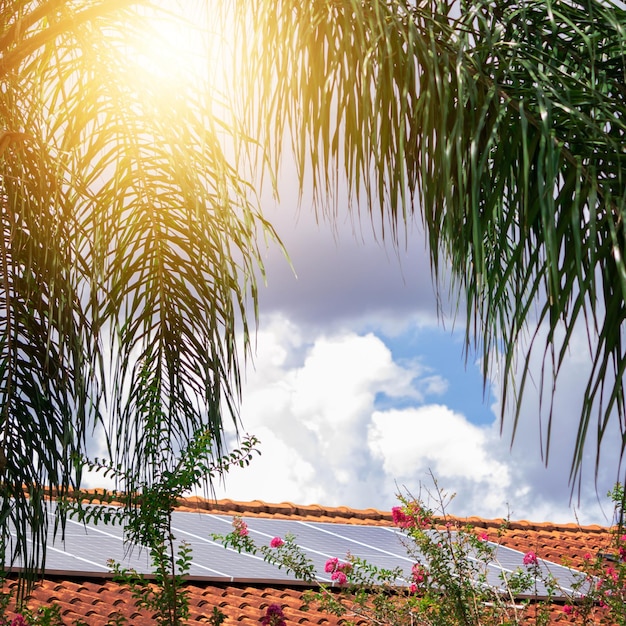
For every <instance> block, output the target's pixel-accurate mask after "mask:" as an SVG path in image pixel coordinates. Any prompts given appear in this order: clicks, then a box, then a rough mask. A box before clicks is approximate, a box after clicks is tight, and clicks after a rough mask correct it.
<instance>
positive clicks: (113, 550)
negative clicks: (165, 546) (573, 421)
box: [14, 511, 580, 597]
mask: <svg viewBox="0 0 626 626" xmlns="http://www.w3.org/2000/svg"><path fill="white" fill-rule="evenodd" d="M53 514H54V513H53V512H51V513H50V515H51V516H52V515H53ZM232 519H233V518H232V517H231V516H227V515H215V514H207V513H200V512H197V513H194V512H180V511H175V512H174V513H173V515H172V532H173V534H174V536H175V537H176V541H177V545H179V544H180V542H183V541H184V542H187V543H188V544H189V545H190V547H191V550H192V562H191V568H190V571H189V576H190V577H192V578H196V579H202V580H209V581H222V582H226V581H228V582H257V583H266V584H267V583H269V584H281V583H282V584H284V583H293V582H296V579H295V577H294V576H293V575H291V574H287V573H286V572H285V571H284V570H281V569H278V568H277V567H276V566H274V565H271V564H270V563H267V562H265V561H264V560H263V558H262V556H259V555H251V554H247V553H241V554H239V553H238V552H237V551H236V550H233V549H230V548H228V549H227V548H224V546H223V545H222V544H221V543H219V542H216V541H214V540H213V539H212V536H213V534H222V535H225V534H227V533H229V532H230V531H231V530H232ZM244 519H245V521H246V523H247V525H248V530H249V534H250V537H251V538H252V539H253V540H254V541H255V542H256V543H257V545H268V544H269V542H270V540H271V539H272V538H273V537H276V536H279V537H283V538H284V537H285V536H286V535H287V534H291V535H293V536H294V537H295V542H296V544H297V545H298V546H299V547H300V548H301V549H302V550H303V551H304V553H305V554H306V556H307V557H308V558H309V559H311V560H312V561H313V563H314V565H315V569H316V571H317V577H318V580H319V581H320V582H326V583H332V581H331V580H330V577H329V574H327V573H326V572H324V565H325V563H326V561H327V560H328V559H330V558H333V557H338V558H339V559H344V558H345V557H346V555H347V554H348V553H349V554H351V555H353V556H355V557H359V558H361V559H365V560H366V561H367V562H368V563H370V564H372V565H375V566H377V567H379V568H385V569H394V568H398V567H399V568H401V569H402V571H403V572H404V575H405V576H406V577H407V578H410V572H411V567H412V566H413V564H414V563H415V555H414V556H413V558H412V557H411V556H409V555H408V554H407V550H406V547H405V545H404V544H403V542H402V538H403V537H404V535H402V533H400V532H399V531H398V530H397V529H395V528H390V527H385V526H372V525H357V524H334V523H323V522H307V521H302V520H283V519H273V518H258V517H251V518H246V517H245V516H244ZM490 545H491V546H492V547H493V548H494V550H495V556H494V559H493V561H492V562H491V563H490V564H489V566H488V569H487V582H488V584H489V585H490V586H493V587H495V588H499V587H501V585H502V580H501V576H502V575H503V574H504V575H508V574H511V573H512V572H514V571H515V570H517V569H518V568H519V567H520V566H521V565H522V563H523V556H524V555H523V554H522V553H521V552H519V551H517V550H513V549H511V548H507V547H504V546H498V545H497V544H490ZM109 559H113V560H115V561H117V562H118V563H120V564H121V565H122V566H123V567H125V568H129V569H130V568H132V569H134V570H136V571H137V572H138V573H143V574H150V573H151V564H150V559H149V554H148V551H147V550H146V549H141V548H139V547H138V546H128V545H125V544H124V537H123V530H122V528H121V527H120V526H109V525H104V524H98V525H94V524H93V523H89V524H83V523H82V522H77V521H75V520H72V519H69V520H68V521H67V525H66V529H65V536H64V540H61V538H60V537H59V536H57V538H56V540H54V539H53V536H52V530H50V531H49V537H48V551H47V561H46V571H47V572H48V573H49V574H63V575H68V574H69V575H71V574H82V575H89V576H106V575H108V574H109V573H110V571H111V570H110V566H109V565H108V563H107V562H108V560H109ZM538 564H539V567H540V568H541V570H542V572H543V573H544V574H548V573H549V574H551V575H552V576H553V577H554V578H555V579H556V580H557V582H558V584H559V586H560V587H561V588H562V589H564V590H565V591H569V592H571V589H572V584H573V583H574V581H575V580H576V577H577V576H580V574H577V572H575V571H574V570H572V569H569V568H567V567H564V566H562V565H558V564H556V563H551V562H548V561H543V560H541V559H540V560H539V563H538ZM20 566H21V564H20V563H16V564H15V565H14V568H15V569H18V568H19V567H20ZM399 582H400V581H399ZM533 591H534V592H535V591H536V593H533V595H537V596H539V597H542V596H546V595H547V589H545V587H544V586H543V583H542V582H541V581H537V588H536V590H533Z"/></svg>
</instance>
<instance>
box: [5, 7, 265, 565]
mask: <svg viewBox="0 0 626 626" xmlns="http://www.w3.org/2000/svg"><path fill="white" fill-rule="evenodd" d="M166 4H168V3H162V2H153V1H152V0H139V1H135V0H133V1H130V0H114V1H110V0H85V1H84V2H75V1H74V0H54V1H52V2H31V1H30V0H10V1H2V2H0V59H1V60H0V205H1V219H0V232H1V233H2V236H1V242H2V244H1V245H0V308H1V310H2V312H1V314H0V316H1V318H2V323H1V324H0V533H1V534H2V537H3V538H4V537H7V538H8V537H9V535H8V534H7V533H8V527H9V523H10V524H11V525H12V526H13V527H14V528H15V530H16V538H15V539H13V540H11V541H10V542H8V543H7V554H6V563H7V565H9V564H10V563H12V562H13V561H14V559H17V558H19V559H21V560H22V563H23V565H24V566H25V568H26V570H27V574H32V573H33V570H34V569H35V568H37V567H41V566H43V565H44V554H45V553H44V551H43V546H44V544H45V538H46V535H47V527H48V513H49V511H48V506H47V500H46V497H45V491H44V488H43V487H44V486H46V487H49V488H50V489H52V490H53V491H54V492H55V493H57V494H60V495H61V496H62V497H63V496H66V495H68V494H69V493H71V491H72V490H73V488H74V487H76V486H79V485H80V478H81V472H82V469H83V468H82V466H81V465H80V463H78V462H77V460H79V459H82V458H83V456H84V455H85V454H86V442H87V439H88V438H91V437H92V436H93V435H94V433H95V434H96V435H99V436H101V437H102V438H103V439H104V440H105V441H106V444H107V450H108V454H109V455H110V460H111V462H112V464H113V465H114V466H115V467H116V468H119V469H120V471H121V472H122V473H124V474H127V475H128V474H130V473H132V474H134V475H136V478H137V480H138V481H139V482H141V481H142V480H144V479H145V480H150V478H151V477H152V474H153V459H154V458H156V459H159V458H161V453H162V452H163V448H167V447H170V453H171V458H173V457H174V456H175V455H176V452H177V450H178V449H179V448H181V447H182V448H184V447H185V446H186V445H187V444H188V443H189V442H190V441H192V440H193V437H194V436H195V433H196V432H198V431H199V430H203V429H208V430H209V431H210V432H211V436H212V437H213V438H214V443H215V445H216V450H217V451H220V450H221V443H222V437H221V435H222V427H223V424H224V421H225V420H226V421H228V420H231V419H232V420H234V422H235V424H237V425H238V402H239V394H240V353H241V347H242V345H243V350H244V353H247V351H248V342H249V335H250V328H249V322H248V316H247V312H246V309H247V307H248V306H250V307H251V309H252V310H254V311H255V313H256V299H257V290H256V278H257V276H259V275H261V274H262V272H263V268H262V263H261V258H260V254H259V250H258V248H257V244H256V241H257V236H258V235H259V234H261V233H262V234H265V235H267V236H268V237H269V238H272V237H273V236H274V234H273V229H272V227H271V226H270V225H269V224H268V223H267V222H266V221H265V220H264V219H263V218H262V216H261V215H260V214H259V212H258V210H257V208H256V206H254V205H253V204H252V202H251V200H250V198H251V197H252V195H253V193H251V189H250V187H249V183H248V181H247V180H245V179H243V178H242V176H241V175H240V170H239V169H238V167H237V166H236V163H235V157H234V152H236V151H234V150H233V145H234V144H236V145H237V150H239V149H241V150H243V149H245V145H246V143H247V142H248V139H246V138H245V137H244V136H242V135H241V134H240V132H239V127H238V124H237V123H236V122H235V121H234V119H233V114H232V112H231V111H230V109H229V107H228V103H227V101H226V96H225V95H224V94H221V93H220V92H219V90H218V89H216V86H215V85H214V84H211V83H210V81H209V80H208V76H207V73H204V74H203V76H202V77H195V78H193V79H192V77H190V76H188V75H187V74H186V70H187V68H186V67H185V63H182V64H177V71H176V74H175V76H163V75H162V73H160V72H162V68H160V67H159V66H158V64H156V63H153V64H150V63H144V62H145V61H146V46H149V45H150V43H151V41H152V42H154V41H155V40H156V41H159V39H160V38H161V37H162V30H160V29H162V28H163V23H162V22H163V21H164V20H169V21H168V27H171V28H177V27H181V28H190V27H191V28H193V29H195V28H196V27H197V24H196V23H195V22H194V24H193V25H192V26H190V21H191V18H189V19H188V18H183V17H180V16H178V17H176V15H175V14H174V13H172V12H171V11H170V10H169V9H170V7H169V6H168V7H166V6H165V5H166ZM199 6H200V5H196V7H195V10H196V11H198V10H199ZM200 10H201V9H200ZM205 13H206V15H207V16H208V17H210V18H211V19H214V20H215V19H217V18H218V13H217V12H215V11H212V10H211V9H210V8H209V7H208V5H207V7H206V9H205ZM177 20H178V21H177ZM207 28H211V29H214V30H215V32H222V29H220V27H219V25H215V23H213V25H212V26H207ZM207 55H208V52H207ZM206 63H207V66H208V65H209V63H210V59H209V58H208V56H207V61H206ZM237 329H240V331H241V333H240V334H241V336H242V337H243V344H238V343H237V342H236V341H235V338H236V335H237V334H238V331H237ZM107 461H108V460H107ZM155 471H156V472H158V471H159V470H158V468H157V469H156V470H155ZM55 528H59V529H60V530H61V531H62V529H63V520H62V519H58V520H57V521H56V522H55ZM31 540H32V542H31Z"/></svg>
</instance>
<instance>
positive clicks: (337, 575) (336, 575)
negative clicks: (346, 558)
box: [330, 570, 348, 585]
mask: <svg viewBox="0 0 626 626" xmlns="http://www.w3.org/2000/svg"><path fill="white" fill-rule="evenodd" d="M330 578H331V579H332V580H334V581H336V582H337V583H339V584H340V585H345V584H346V582H347V581H348V577H347V576H346V575H345V574H344V573H343V572H342V571H341V570H337V571H336V572H333V575H332V576H331V577H330Z"/></svg>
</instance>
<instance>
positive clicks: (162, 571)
mask: <svg viewBox="0 0 626 626" xmlns="http://www.w3.org/2000/svg"><path fill="white" fill-rule="evenodd" d="M172 550H173V546H172V545H171V544H170V543H167V544H166V543H165V542H162V543H155V544H154V545H152V546H151V547H150V559H151V562H152V570H153V575H152V576H151V577H150V579H148V578H146V576H144V575H143V574H138V573H137V572H136V571H134V570H132V569H130V570H129V569H126V568H123V567H121V566H120V564H119V563H115V562H114V561H109V566H110V567H111V569H112V571H113V580H115V581H116V582H119V583H122V584H125V585H127V586H128V587H129V589H130V591H131V594H132V596H133V598H134V599H135V601H136V603H137V606H138V607H139V608H143V609H147V610H149V611H152V612H153V614H154V615H155V619H156V623H157V624H159V626H179V625H180V624H183V623H184V622H185V620H186V619H187V618H188V617H189V599H188V597H187V596H188V594H187V591H186V590H185V589H184V588H183V583H184V581H185V575H186V574H187V573H188V572H189V567H190V565H191V548H190V547H189V545H188V544H186V543H184V542H183V543H181V544H180V546H179V547H178V552H177V553H176V555H174V554H173V553H172ZM174 556H175V557H176V558H175V560H174V559H173V557H174Z"/></svg>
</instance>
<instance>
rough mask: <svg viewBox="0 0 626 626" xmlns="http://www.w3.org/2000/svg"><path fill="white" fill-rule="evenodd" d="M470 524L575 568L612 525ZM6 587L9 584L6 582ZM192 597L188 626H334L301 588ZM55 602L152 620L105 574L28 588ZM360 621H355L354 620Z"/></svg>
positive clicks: (75, 612)
mask: <svg viewBox="0 0 626 626" xmlns="http://www.w3.org/2000/svg"><path fill="white" fill-rule="evenodd" d="M179 510H183V511H202V512H207V513H220V514H228V515H242V514H245V515H246V516H260V517H275V518H279V519H284V518H291V519H294V518H297V519H301V520H306V521H317V522H321V521H324V522H337V523H348V524H350V523H358V524H373V525H385V526H390V525H392V518H391V513H390V512H386V511H378V510H376V509H366V510H355V509H349V508H346V507H337V508H329V507H321V506H319V505H295V504H291V503H286V502H285V503H281V504H268V503H266V502H262V501H259V500H257V501H254V502H246V503H244V502H236V501H233V500H220V501H217V502H216V501H212V500H206V499H204V498H200V497H197V496H194V497H190V498H187V499H185V500H183V501H181V502H180V507H179ZM458 521H459V522H460V523H469V524H471V525H472V526H474V527H475V530H476V532H482V531H484V532H486V533H487V534H488V536H489V537H490V539H492V540H499V541H501V542H502V544H503V545H505V546H507V547H510V548H514V549H516V550H519V551H521V552H527V551H529V550H533V551H534V552H536V554H537V555H538V556H539V557H540V558H543V559H546V560H551V561H554V562H556V563H563V561H564V560H565V562H566V564H568V565H571V566H573V567H580V566H581V564H582V563H583V561H584V557H585V555H586V554H592V555H595V554H596V553H597V552H598V551H599V550H604V549H606V548H607V546H608V544H609V541H610V530H609V529H608V528H603V527H601V526H577V525H576V524H552V523H549V522H543V523H533V522H530V521H526V520H521V521H512V522H508V523H505V521H504V520H501V519H499V520H498V519H496V520H485V519H481V518H477V517H469V518H463V519H460V518H459V519H458ZM6 584H7V586H9V587H11V586H12V585H13V584H14V583H13V582H11V581H9V582H7V583H6ZM187 588H188V590H189V602H190V614H191V615H190V622H189V623H190V624H203V623H208V622H209V621H210V617H211V614H212V612H213V608H214V607H218V608H219V609H220V610H222V611H223V612H224V613H225V614H226V616H227V619H226V621H225V624H224V626H234V625H237V626H253V625H254V626H259V620H260V618H261V617H262V616H263V614H264V612H265V610H266V608H267V607H268V606H269V605H270V604H278V605H280V606H281V607H282V608H283V610H284V612H285V614H286V616H287V622H288V623H296V624H302V625H303V626H337V625H338V623H339V621H338V619H337V618H335V617H333V616H329V615H326V614H323V613H319V612H316V611H314V610H311V611H304V610H303V608H302V607H303V600H302V594H303V591H304V588H303V587H301V586H285V585H283V586H278V585H276V586H272V585H244V584H240V585H237V584H226V583H222V584H215V583H209V582H197V581H194V582H192V583H189V584H188V585H187ZM51 601H54V602H56V603H57V604H58V605H59V606H60V607H61V612H62V614H63V618H64V621H65V623H67V624H73V623H74V621H75V620H77V619H82V620H84V621H85V622H86V623H87V624H89V626H92V625H93V626H106V624H107V622H108V621H109V620H110V619H111V618H114V617H115V616H116V615H118V614H121V615H124V616H125V617H126V618H127V619H128V620H129V621H128V623H129V624H133V625H138V626H141V625H142V624H153V623H154V620H153V616H152V615H151V614H150V613H149V612H147V611H139V610H137V608H136V605H135V603H134V600H133V598H132V594H131V593H130V591H129V590H128V589H127V588H124V587H122V586H120V585H119V584H117V583H115V582H113V581H112V580H111V579H109V578H88V577H84V578H80V577H78V576H72V577H67V578H62V577H51V576H49V577H47V578H46V579H44V580H43V581H42V582H41V584H40V585H38V586H37V588H36V589H35V590H34V592H33V594H32V599H31V605H32V607H33V608H35V607H37V606H40V605H42V604H48V603H49V602H51ZM567 622H568V619H567V616H565V615H564V613H563V610H562V606H558V605H555V606H554V607H553V608H552V612H551V619H550V624H562V623H567ZM357 623H358V622H357Z"/></svg>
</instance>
